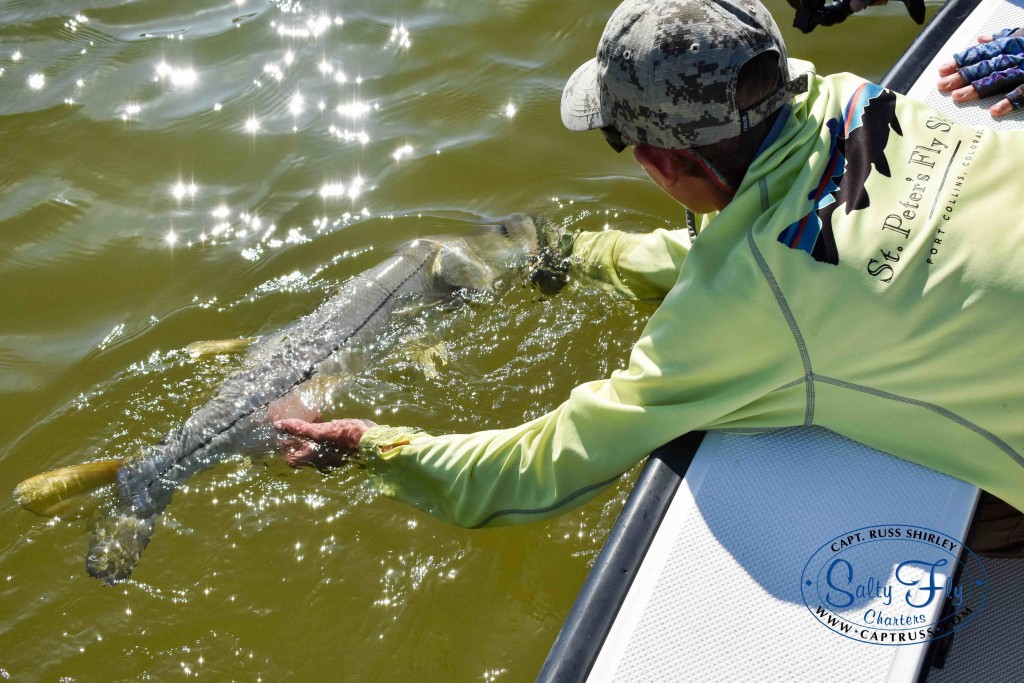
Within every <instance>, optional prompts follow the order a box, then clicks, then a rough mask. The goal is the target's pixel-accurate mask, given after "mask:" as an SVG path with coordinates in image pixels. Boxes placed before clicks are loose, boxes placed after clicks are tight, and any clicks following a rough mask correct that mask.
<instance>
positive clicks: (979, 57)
mask: <svg viewBox="0 0 1024 683" xmlns="http://www.w3.org/2000/svg"><path fill="white" fill-rule="evenodd" d="M939 76H940V78H939V90H940V91H941V92H948V93H951V97H952V99H953V101H954V102H956V103H958V104H959V103H964V102H973V101H974V100H977V99H984V98H986V97H991V96H992V95H1003V96H1004V97H1003V99H1001V100H999V101H998V102H996V103H995V104H993V105H992V106H991V107H990V108H989V113H991V114H992V116H993V117H997V118H998V117H1000V116H1006V115H1007V114H1009V113H1010V112H1013V111H1015V110H1017V109H1020V108H1021V107H1024V29H1019V28H1008V29H1004V30H1003V31H1000V32H999V33H996V34H994V35H990V36H978V44H977V45H975V46H974V47H970V48H967V49H966V50H964V51H963V52H958V53H957V54H955V55H954V56H953V59H952V61H949V62H946V63H945V64H942V65H940V66H939Z"/></svg>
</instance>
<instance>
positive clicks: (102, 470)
mask: <svg viewBox="0 0 1024 683" xmlns="http://www.w3.org/2000/svg"><path fill="white" fill-rule="evenodd" d="M122 464H123V462H122V461H121V460H96V461H94V462H86V463H82V464H81V465H72V466H70V467H61V468H60V469H56V470H51V471H49V472H43V473H41V474H37V475H35V476H34V477H29V478H28V479H26V480H25V481H23V482H21V483H20V484H18V485H17V486H16V487H15V488H14V500H15V501H16V502H17V503H18V504H19V505H21V507H23V508H25V509H26V510H28V511H29V512H34V513H35V514H37V515H40V516H43V517H53V516H55V515H58V514H60V513H62V512H65V511H66V510H69V509H71V508H73V507H74V506H75V505H76V504H78V503H81V502H82V500H83V498H84V497H85V496H87V495H88V494H91V493H93V492H94V491H96V490H97V489H100V488H102V487H104V486H107V485H109V484H114V483H116V481H117V471H118V470H119V469H120V468H121V465H122Z"/></svg>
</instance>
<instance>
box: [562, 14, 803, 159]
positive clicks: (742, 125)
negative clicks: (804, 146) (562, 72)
mask: <svg viewBox="0 0 1024 683" xmlns="http://www.w3.org/2000/svg"><path fill="white" fill-rule="evenodd" d="M769 50H770V51H774V52H775V53H776V54H777V55H778V56H779V63H780V66H782V67H783V68H782V72H783V73H789V71H788V69H787V68H786V66H787V60H786V46H785V45H784V44H783V42H782V36H781V35H779V28H778V26H776V25H775V20H774V19H772V17H771V14H769V13H768V10H767V9H765V7H764V6H763V5H761V3H760V2H758V0H626V1H625V2H623V3H622V4H621V5H619V7H618V8H617V9H616V10H615V12H614V13H613V14H612V16H611V19H609V20H608V25H607V26H605V29H604V33H603V34H602V36H601V42H600V43H598V46H597V57H596V58H595V59H592V60H590V61H589V62H587V63H585V64H584V65H583V66H581V67H580V68H579V69H577V70H576V73H574V74H573V75H572V78H570V79H569V82H568V83H567V84H566V86H565V90H563V92H562V122H563V123H564V124H565V126H566V128H569V129H570V130H592V129H594V128H603V127H605V126H612V127H614V128H615V129H616V130H617V131H618V132H619V133H620V134H621V135H622V138H623V140H624V141H625V142H626V143H627V144H643V143H646V144H650V145H654V146H656V147H664V148H668V149H687V148H691V147H697V146H700V145H708V144H711V143H713V142H718V141H720V140H725V139H727V138H731V137H735V136H736V135H739V134H740V133H742V132H743V131H745V130H747V129H749V128H750V127H751V126H754V125H756V124H758V123H760V122H761V121H762V120H764V119H765V118H766V117H768V116H769V115H770V114H772V113H774V112H776V111H778V109H779V108H780V107H781V106H782V105H783V104H785V103H786V102H787V101H789V100H790V99H791V98H792V97H793V96H795V95H797V94H799V93H801V92H804V91H806V90H807V86H808V81H807V77H806V75H804V76H800V77H798V78H796V79H794V80H790V81H788V82H787V83H785V84H783V85H782V86H780V87H779V88H778V89H777V90H776V91H775V92H773V93H772V94H770V95H768V97H766V98H765V99H763V100H761V101H760V102H759V103H757V104H756V105H754V106H753V107H750V108H749V109H746V110H743V111H741V110H740V109H739V108H738V107H737V106H736V104H735V94H736V81H737V76H738V75H739V72H740V68H741V67H742V66H743V65H744V64H746V63H747V62H748V61H749V60H750V59H751V58H753V57H755V56H756V55H758V54H761V53H762V52H766V51H769Z"/></svg>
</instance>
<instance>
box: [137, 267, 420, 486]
mask: <svg viewBox="0 0 1024 683" xmlns="http://www.w3.org/2000/svg"><path fill="white" fill-rule="evenodd" d="M431 255H432V254H427V255H425V256H424V257H423V260H422V261H420V264H419V265H418V266H416V268H415V269H413V271H412V272H411V273H409V274H408V275H407V276H406V277H405V278H403V279H402V281H401V282H399V283H397V284H396V285H395V286H394V287H393V288H392V289H391V291H389V292H388V294H387V296H385V297H384V298H383V299H382V300H381V302H380V304H378V305H377V307H376V308H374V309H373V311H371V312H370V314H369V315H367V316H366V319H365V320H363V322H362V323H361V324H360V325H359V326H358V327H356V328H355V329H354V330H352V332H350V333H349V334H348V335H347V336H346V337H345V338H344V339H342V340H341V341H339V342H338V343H337V344H335V345H334V346H333V347H332V348H331V350H330V351H328V352H327V353H326V354H324V355H323V356H322V357H321V358H319V359H317V360H316V362H314V363H313V364H312V365H311V366H310V368H309V369H308V370H307V371H306V372H304V373H302V375H301V376H300V377H299V379H298V380H297V381H295V382H293V383H292V385H291V386H290V387H288V389H287V391H291V390H292V389H294V388H295V387H297V386H299V385H300V384H302V383H303V382H305V381H306V380H308V379H309V378H310V377H312V376H313V370H314V367H315V366H316V364H317V363H319V362H320V361H321V360H323V359H324V358H326V357H327V356H330V355H331V354H332V353H335V352H337V351H338V349H340V348H341V347H342V346H344V345H345V344H346V343H348V340H349V339H351V338H352V337H354V336H355V335H357V334H359V332H360V330H362V329H363V327H365V326H366V324H367V323H368V322H369V321H370V320H371V319H372V318H373V316H374V315H376V314H377V312H378V311H380V309H381V308H383V307H384V304H386V303H387V302H388V301H389V300H390V299H391V297H393V296H394V295H395V292H397V291H398V290H399V289H401V288H402V285H404V284H405V283H406V282H408V281H409V280H411V279H412V278H413V276H415V275H416V274H417V273H419V272H420V271H422V270H423V268H424V267H425V266H426V265H427V261H429V260H430V256H431ZM287 391H286V392H282V394H281V395H282V396H283V395H284V394H285V393H287ZM271 403H273V401H267V402H264V403H262V404H260V405H259V406H256V407H254V408H252V409H251V410H249V411H247V412H244V413H242V414H241V415H239V416H238V417H237V418H235V419H234V420H232V421H231V423H230V424H228V425H226V426H225V427H224V428H223V429H221V430H220V431H219V432H217V433H216V434H214V435H213V436H211V437H210V438H208V439H205V440H204V441H202V442H201V443H200V444H199V445H198V446H196V447H195V448H193V449H192V450H190V451H189V452H188V453H184V454H183V455H182V456H181V457H180V458H175V459H174V460H173V461H172V462H171V464H170V465H168V466H167V467H165V468H164V469H163V472H167V471H168V470H170V469H171V468H173V467H174V466H175V465H178V464H179V463H181V462H182V461H183V460H185V458H187V457H189V456H191V455H192V454H193V453H196V452H197V451H200V450H202V449H204V448H206V447H207V446H209V445H210V444H211V443H213V440H214V439H215V438H217V437H218V436H220V435H221V434H223V433H224V432H226V431H228V430H229V429H231V428H232V427H234V426H235V425H236V424H238V423H239V422H241V421H242V420H244V419H245V418H246V417H248V416H249V415H252V414H253V413H255V412H256V411H257V410H261V409H262V408H265V407H267V406H269V405H270V404H271ZM163 472H161V473H160V475H158V476H156V477H155V478H154V479H153V480H152V481H150V482H149V483H148V484H146V485H145V486H144V487H143V488H145V489H150V488H152V486H153V484H155V483H156V482H157V481H158V480H159V479H160V476H161V475H162V474H163ZM141 490H142V489H139V491H141Z"/></svg>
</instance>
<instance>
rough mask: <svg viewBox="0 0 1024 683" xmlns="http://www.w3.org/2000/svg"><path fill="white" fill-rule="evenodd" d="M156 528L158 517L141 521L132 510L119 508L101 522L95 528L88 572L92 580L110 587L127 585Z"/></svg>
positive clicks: (88, 556) (142, 518)
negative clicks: (116, 584)
mask: <svg viewBox="0 0 1024 683" xmlns="http://www.w3.org/2000/svg"><path fill="white" fill-rule="evenodd" d="M155 526H156V515H152V516H149V517H139V516H138V515H136V514H134V513H133V512H131V510H130V508H127V507H119V508H116V509H115V510H114V511H113V512H112V513H111V514H109V515H107V516H105V517H103V518H101V519H100V520H99V521H98V522H96V526H95V527H94V528H93V533H92V538H91V539H90V540H89V551H88V552H87V553H86V555H85V568H86V570H87V571H88V572H89V575H90V576H94V577H96V578H97V579H100V580H101V581H103V583H105V584H107V585H108V586H112V585H114V584H115V583H118V582H120V581H124V580H125V579H127V578H128V577H129V576H131V574H132V570H133V569H135V565H137V564H138V563H139V558H140V557H141V556H142V551H143V550H145V548H146V546H147V545H148V544H149V539H150V537H151V536H152V535H153V529H154V527H155Z"/></svg>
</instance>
